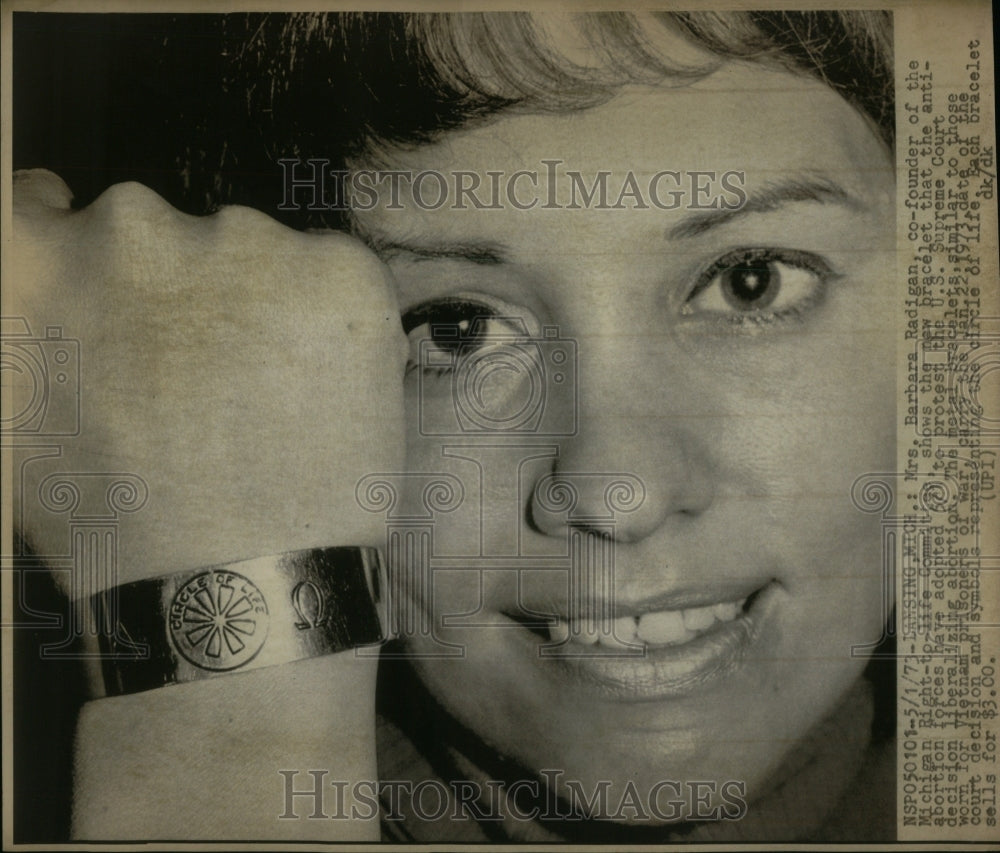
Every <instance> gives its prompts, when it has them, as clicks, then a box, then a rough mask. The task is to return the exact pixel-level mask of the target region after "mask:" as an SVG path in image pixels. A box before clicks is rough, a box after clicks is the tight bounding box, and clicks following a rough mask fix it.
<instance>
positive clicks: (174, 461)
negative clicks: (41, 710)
mask: <svg viewBox="0 0 1000 853" xmlns="http://www.w3.org/2000/svg"><path fill="white" fill-rule="evenodd" d="M69 202H70V192H69V189H68V188H67V187H66V186H65V184H63V183H62V181H61V180H59V178H57V177H56V176H55V175H53V174H52V173H50V172H43V171H31V172H21V173H18V174H17V175H16V176H15V178H14V196H13V207H14V229H13V230H14V235H13V237H14V240H13V242H12V244H11V245H10V249H11V256H12V261H13V265H12V267H11V269H10V277H9V278H8V281H7V283H8V285H9V287H10V290H9V291H8V298H9V300H10V302H9V304H8V305H6V306H5V312H4V313H5V314H7V315H8V316H9V315H12V314H13V315H20V316H24V317H26V318H27V320H28V321H29V323H30V324H31V327H32V329H39V328H44V327H45V326H47V325H59V326H62V328H63V333H64V335H66V336H67V337H71V338H76V339H78V340H79V341H80V353H81V358H80V360H81V371H80V409H81V429H80V435H79V437H76V438H70V439H68V440H62V439H60V443H61V444H62V446H63V449H62V455H61V456H60V457H59V458H58V459H53V460H51V461H42V462H33V463H31V464H29V465H28V466H27V467H26V470H25V476H26V477H27V478H28V479H29V482H27V483H26V484H25V486H26V487H27V488H25V489H24V490H23V493H24V494H25V495H34V494H35V491H36V487H37V484H38V483H40V482H41V481H42V479H43V478H44V477H45V476H46V475H47V474H49V473H51V472H53V471H60V472H71V473H97V474H100V473H112V472H121V473H127V474H133V475H137V476H138V477H141V478H142V480H143V481H145V483H146V484H147V485H148V489H149V499H148V501H147V503H146V505H145V506H144V507H143V508H142V509H141V510H139V511H137V512H134V513H126V514H122V515H121V516H120V518H119V528H118V542H119V577H118V578H117V583H126V582H129V581H133V580H139V579H141V578H144V577H150V576H155V575H160V574H166V573H171V572H176V571H181V570H185V569H192V568H197V567H199V566H205V565H209V564H213V563H223V562H228V561H233V560H238V559H243V558H248V557H255V556H262V555H266V554H275V553H279V552H282V551H289V550H296V549H300V548H309V547H314V546H317V547H318V546H329V545H340V544H344V545H376V546H378V545H381V544H382V543H383V539H384V528H383V527H382V525H381V523H380V519H379V517H378V516H375V515H372V514H371V513H368V512H365V511H364V510H362V509H361V508H360V507H359V506H358V505H357V502H356V501H355V498H354V488H355V484H356V483H357V481H358V479H359V478H360V477H362V476H364V475H365V474H368V473H372V472H374V471H386V470H390V471H391V470H398V466H399V465H400V464H401V462H402V458H401V457H402V448H403V439H402V390H401V389H402V384H401V383H402V375H403V369H404V361H405V352H406V349H405V338H404V336H403V333H402V330H401V328H400V323H399V317H398V310H397V309H396V307H395V299H394V296H393V294H392V292H391V290H390V285H389V280H388V272H387V270H386V268H385V267H384V266H383V265H382V264H381V263H380V262H379V261H378V259H377V258H376V257H375V255H374V254H372V253H371V252H370V251H369V250H368V249H367V248H366V247H365V246H364V245H363V244H361V243H360V242H358V241H357V240H354V239H352V238H350V237H348V236H345V235H343V234H340V233H334V232H328V233H322V234H306V233H300V232H297V231H292V230H290V229H288V228H285V227H284V226H282V225H280V224H278V223H277V222H275V221H274V220H272V219H270V218H269V217H267V216H266V215H264V214H263V213H260V212H258V211H255V210H251V209H249V208H245V207H228V208H224V209H222V210H221V211H220V212H219V213H216V214H214V215H211V216H205V217H194V216H187V215H185V214H182V213H180V212H178V211H177V210H175V209H174V208H172V207H171V206H170V205H168V204H167V203H166V202H164V201H163V199H161V198H160V197H159V196H158V195H156V194H155V193H154V192H152V191H151V190H149V189H147V188H145V187H143V186H141V185H139V184H119V185H117V186H113V187H111V188H110V189H108V190H107V191H106V192H105V193H104V194H103V195H101V196H100V197H99V198H98V199H97V200H96V201H95V202H94V203H93V204H91V205H90V206H89V207H87V208H86V209H84V210H81V211H78V212H74V211H71V210H70V207H69ZM11 291H13V292H11ZM74 404H75V401H74V400H72V399H71V398H70V397H69V395H57V394H52V395H51V398H50V405H53V406H66V405H74ZM21 513H22V514H21V524H22V528H23V529H22V533H23V534H24V535H26V537H27V538H28V540H29V542H30V543H31V544H32V546H33V548H34V550H35V551H36V552H37V553H40V554H59V553H65V552H66V550H67V535H68V527H67V523H66V521H67V519H66V518H65V516H60V515H56V514H54V513H53V512H51V511H49V510H47V509H46V508H45V507H43V506H41V505H40V503H39V502H38V501H37V500H31V499H26V502H25V505H24V506H23V507H22V508H21ZM93 591H95V592H96V590H93Z"/></svg>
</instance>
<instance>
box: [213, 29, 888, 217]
mask: <svg viewBox="0 0 1000 853" xmlns="http://www.w3.org/2000/svg"><path fill="white" fill-rule="evenodd" d="M567 30H572V31H573V32H572V33H571V34H570V35H571V37H572V38H573V39H575V40H576V42H578V43H579V44H580V46H581V47H582V48H583V51H582V52H581V54H580V55H585V56H586V57H587V59H586V61H584V62H581V61H580V60H579V59H578V58H577V55H575V54H574V55H573V56H569V55H566V54H565V53H564V52H563V51H562V50H561V49H560V48H559V46H558V43H561V42H562V41H563V38H562V36H563V35H564V34H565V33H566V31H567ZM554 32H555V33H557V34H558V35H559V36H560V38H558V39H553V37H552V36H553V33H554ZM227 40H228V41H229V42H231V43H237V44H240V45H241V47H240V50H239V53H238V54H237V55H236V56H235V57H234V61H233V62H232V66H231V73H230V74H229V75H228V76H227V80H226V85H227V87H228V89H229V90H230V91H231V92H235V93H242V94H243V95H244V97H245V103H246V108H247V110H248V112H249V115H250V118H251V122H252V123H254V124H256V126H257V127H258V132H259V138H260V140H261V142H262V145H261V146H260V149H261V150H263V151H266V156H267V159H269V160H270V161H271V162H272V163H273V162H275V161H276V160H277V159H278V158H281V157H291V158H298V159H301V160H305V159H310V158H325V159H330V160H331V161H332V163H333V164H334V165H333V166H332V167H333V168H335V167H336V166H337V165H341V166H343V165H345V164H348V163H357V162H359V161H363V162H365V163H366V164H368V165H371V164H373V163H374V162H376V161H378V159H379V155H380V153H381V152H382V151H383V150H384V149H385V148H386V147H388V146H391V147H404V148H405V147H409V146H414V145H420V144H423V143H427V142H431V141H433V140H435V139H436V138H438V137H439V136H440V135H441V134H442V133H444V132H447V131H448V130H453V129H456V128H459V127H465V126H469V125H473V124H477V123H479V124H481V123H485V122H488V121H489V120H491V119H492V118H494V117H496V116H497V114H499V113H501V112H510V111H534V112H565V111H570V110H577V109H583V108H586V107H588V106H594V105H596V104H599V103H601V102H603V101H606V100H608V99H609V98H611V97H613V96H614V95H615V93H616V92H617V91H618V90H619V89H621V88H622V87H623V86H626V85H629V84H636V83H640V84H641V83H646V84H654V83H666V84H668V85H683V84H685V83H688V82H691V81H692V80H694V79H697V78H698V77H702V76H704V75H706V74H708V73H711V71H713V70H714V69H715V68H717V67H718V66H719V65H721V64H722V63H724V62H726V61H731V60H737V61H747V62H754V63H759V64H762V65H765V66H769V67H772V68H776V69H783V70H786V71H792V72H794V73H799V74H803V75H806V76H809V77H812V78H815V79H817V80H819V81H822V82H823V83H825V84H826V85H828V86H830V87H831V88H832V89H834V90H835V91H836V92H838V93H839V94H841V95H842V96H843V97H844V98H845V99H846V100H847V101H848V102H850V103H851V104H853V105H854V106H855V107H856V108H857V109H858V110H859V111H860V112H861V113H862V115H864V116H865V117H866V118H867V119H868V120H869V122H870V123H871V125H872V127H873V130H874V131H875V132H876V133H877V134H878V135H879V136H880V137H881V139H882V140H883V141H884V142H885V144H886V145H887V147H888V148H889V149H890V150H892V145H893V131H894V112H893V65H892V18H891V14H890V13H888V12H858V11H841V12H646V13H624V12H604V13H581V14H574V15H566V16H560V17H558V18H553V17H552V16H547V15H545V14H533V13H525V12H493V13H339V14H316V13H302V14H292V15H277V16H266V17H265V18H263V19H260V18H259V16H228V17H227ZM224 166H225V164H224V163H220V167H224ZM272 174H273V173H272ZM272 182H273V183H272V190H271V191H272V194H277V193H280V192H281V187H282V185H281V182H280V180H278V179H276V178H272ZM217 186H218V184H217ZM230 191H235V192H238V188H237V187H236V186H235V185H231V186H230ZM229 200H234V199H229ZM235 200H240V201H249V199H235ZM309 224H317V223H316V222H311V223H309ZM319 224H331V223H329V222H321V223H319ZM334 224H335V223H334Z"/></svg>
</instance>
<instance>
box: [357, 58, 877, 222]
mask: <svg viewBox="0 0 1000 853" xmlns="http://www.w3.org/2000/svg"><path fill="white" fill-rule="evenodd" d="M380 159H381V160H382V162H383V163H386V164H387V165H388V166H389V167H390V168H394V169H400V170H404V171H407V172H409V173H411V174H418V173H420V172H421V171H425V170H429V171H437V172H448V171H454V170H469V171H474V172H479V173H486V172H489V171H494V170H495V171H499V172H503V173H504V174H505V175H510V174H512V173H514V172H516V171H517V170H529V171H531V170H535V171H536V172H538V173H539V180H544V179H545V174H544V173H548V172H549V167H548V166H547V165H546V164H547V162H551V161H559V166H558V168H559V169H562V170H579V171H580V172H581V173H582V177H583V178H585V179H586V180H587V182H588V183H590V182H591V181H592V180H593V178H594V176H596V175H598V174H599V173H601V172H605V171H608V172H611V173H612V174H613V175H614V174H618V175H624V174H625V173H628V172H631V173H633V174H635V175H636V176H637V177H639V178H642V177H644V176H645V178H646V179H648V178H649V176H652V175H654V174H656V173H657V172H660V171H662V170H671V171H676V172H681V173H687V172H693V171H709V172H718V173H722V172H727V171H739V172H741V173H743V174H744V176H745V177H744V179H743V181H744V183H745V184H746V186H747V187H748V188H751V189H752V188H753V187H755V186H758V187H759V186H763V185H766V184H773V183H774V182H775V181H776V180H780V179H782V178H783V177H788V176H796V177H797V176H801V175H802V174H806V173H808V174H812V175H815V176H817V177H818V178H821V179H822V178H826V179H829V180H830V181H833V182H836V183H838V184H840V185H843V187H844V189H845V191H846V192H847V193H850V194H857V195H864V194H865V193H867V192H870V191H871V189H872V182H871V180H870V177H871V172H872V169H873V167H878V166H882V167H884V168H885V169H888V159H887V155H886V153H885V150H884V144H883V143H882V141H881V139H880V138H879V137H878V135H877V134H876V133H875V131H874V130H873V128H872V126H871V124H870V123H869V122H868V121H867V120H866V119H865V118H864V117H863V116H862V115H861V114H860V113H859V112H858V111H857V110H856V109H855V108H854V107H853V106H851V105H850V104H849V103H848V102H847V101H845V100H844V99H843V98H842V97H840V96H839V95H838V94H837V93H836V92H834V91H833V90H832V89H830V88H829V87H827V86H824V85H823V84H821V83H819V82H817V81H814V80H812V79H811V78H807V77H804V76H801V75H796V74H792V73H789V72H784V71H777V70H771V69H768V68H764V67H762V66H759V65H755V64H752V63H742V62H732V63H727V64H726V65H724V66H722V67H720V68H719V69H717V70H716V71H715V72H713V73H711V74H709V75H708V76H706V77H704V78H702V79H699V80H697V81H694V82H691V83H689V84H688V85H684V86H676V85H661V86H645V85H642V86H637V85H633V86H628V87H625V88H623V89H622V90H620V92H619V93H618V94H617V95H616V96H615V97H613V98H612V99H611V100H609V101H607V102H605V103H603V104H600V105H597V106H593V107H589V108H586V109H582V110H576V111H572V112H563V113H517V112H510V113H506V114H502V115H500V116H499V117H498V118H497V119H495V120H494V121H492V122H490V123H489V124H485V125H481V126H477V127H473V128H467V129H459V130H454V131H450V132H448V133H445V134H444V135H443V136H442V137H441V139H440V140H438V141H437V142H434V143H431V144H428V145H423V146H419V147H416V148H412V149H409V150H405V151H402V150H396V151H392V150H389V151H386V152H384V154H383V156H382V157H381V158H380ZM373 212H374V211H373ZM442 212H445V211H442Z"/></svg>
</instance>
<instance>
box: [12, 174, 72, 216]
mask: <svg viewBox="0 0 1000 853" xmlns="http://www.w3.org/2000/svg"><path fill="white" fill-rule="evenodd" d="M12 193H13V198H12V207H13V209H14V210H15V212H21V213H24V212H27V211H30V210H31V209H33V208H56V209H60V210H68V209H69V207H70V202H71V201H72V200H73V191H72V190H71V189H70V188H69V187H68V186H67V184H66V182H65V181H64V180H63V179H62V178H60V177H59V176H58V175H57V174H55V172H50V171H49V170H48V169H19V170H18V171H16V172H14V174H13V179H12Z"/></svg>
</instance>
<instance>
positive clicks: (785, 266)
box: [683, 249, 833, 323]
mask: <svg viewBox="0 0 1000 853" xmlns="http://www.w3.org/2000/svg"><path fill="white" fill-rule="evenodd" d="M832 277H833V271H832V270H831V268H830V266H829V264H827V263H826V261H824V260H823V259H822V258H819V257H817V256H816V255H813V254H811V253H807V252H798V251H788V250H779V249H739V250H737V251H735V252H730V253H728V254H726V255H724V256H723V257H721V258H719V259H718V260H717V261H715V262H714V263H713V264H712V265H711V266H710V267H709V268H708V269H707V270H706V271H705V272H704V273H702V275H701V276H700V277H699V279H698V283H697V284H696V285H695V287H694V289H693V290H692V291H691V294H690V295H689V296H688V298H687V302H686V303H685V305H684V308H683V313H684V314H685V315H701V316H714V317H723V318H725V319H728V320H730V321H732V322H737V323H740V322H746V321H757V322H761V321H773V320H779V319H782V318H783V317H787V316H792V315H797V314H800V313H802V312H803V311H805V310H806V309H807V308H810V307H812V306H813V305H815V304H816V303H817V302H819V301H820V300H821V299H822V297H823V295H824V291H825V287H826V284H827V282H828V281H829V280H830V279H831V278H832Z"/></svg>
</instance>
